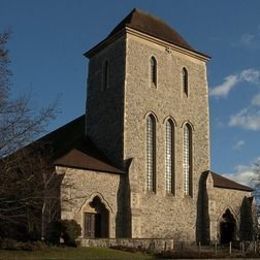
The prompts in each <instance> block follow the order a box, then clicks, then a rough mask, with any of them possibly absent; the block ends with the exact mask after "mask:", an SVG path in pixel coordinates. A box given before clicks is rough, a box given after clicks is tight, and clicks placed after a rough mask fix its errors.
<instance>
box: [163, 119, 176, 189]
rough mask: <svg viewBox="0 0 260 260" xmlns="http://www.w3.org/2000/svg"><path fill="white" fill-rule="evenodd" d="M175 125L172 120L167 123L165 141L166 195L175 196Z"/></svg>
mask: <svg viewBox="0 0 260 260" xmlns="http://www.w3.org/2000/svg"><path fill="white" fill-rule="evenodd" d="M174 181H175V180H174V125H173V123H172V121H171V120H168V121H167V122H166V140H165V189H166V193H172V194H174Z"/></svg>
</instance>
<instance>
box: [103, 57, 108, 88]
mask: <svg viewBox="0 0 260 260" xmlns="http://www.w3.org/2000/svg"><path fill="white" fill-rule="evenodd" d="M108 77H109V66H108V61H107V60H106V61H105V63H104V64H103V88H102V89H103V90H105V89H107V88H108V80H109V78H108Z"/></svg>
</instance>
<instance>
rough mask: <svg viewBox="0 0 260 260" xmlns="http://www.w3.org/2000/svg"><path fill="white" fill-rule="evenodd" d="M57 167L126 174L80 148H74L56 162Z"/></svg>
mask: <svg viewBox="0 0 260 260" xmlns="http://www.w3.org/2000/svg"><path fill="white" fill-rule="evenodd" d="M54 164H55V165H57V166H65V167H71V168H78V169H86V170H93V171H100V172H110V173H124V172H123V171H121V170H119V169H117V168H115V167H114V166H112V165H110V164H109V163H107V162H105V161H104V160H100V159H98V158H96V157H94V156H91V155H90V154H88V153H87V152H84V151H82V150H80V149H78V148H74V149H72V150H71V151H69V152H68V153H67V154H65V155H64V156H62V157H61V158H59V159H57V160H56V161H54Z"/></svg>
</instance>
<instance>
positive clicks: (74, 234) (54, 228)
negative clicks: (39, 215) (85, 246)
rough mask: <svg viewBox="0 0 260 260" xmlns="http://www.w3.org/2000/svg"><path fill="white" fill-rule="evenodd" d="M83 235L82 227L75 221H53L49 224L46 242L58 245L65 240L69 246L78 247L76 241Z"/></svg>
mask: <svg viewBox="0 0 260 260" xmlns="http://www.w3.org/2000/svg"><path fill="white" fill-rule="evenodd" d="M80 234H81V227H80V225H79V224H78V223H77V222H76V221H75V220H73V219H70V220H69V219H64V220H60V221H53V222H51V223H49V224H48V226H47V230H46V241H47V242H48V243H51V244H54V245H58V244H59V243H60V238H63V240H64V244H65V245H67V246H76V239H77V238H78V237H79V236H80Z"/></svg>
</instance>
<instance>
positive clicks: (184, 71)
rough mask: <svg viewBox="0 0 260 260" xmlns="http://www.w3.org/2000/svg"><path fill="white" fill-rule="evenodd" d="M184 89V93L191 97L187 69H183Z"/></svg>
mask: <svg viewBox="0 0 260 260" xmlns="http://www.w3.org/2000/svg"><path fill="white" fill-rule="evenodd" d="M182 87H183V92H184V93H185V95H186V96H188V95H189V79H188V71H187V69H186V68H183V69H182Z"/></svg>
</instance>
